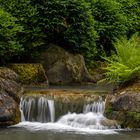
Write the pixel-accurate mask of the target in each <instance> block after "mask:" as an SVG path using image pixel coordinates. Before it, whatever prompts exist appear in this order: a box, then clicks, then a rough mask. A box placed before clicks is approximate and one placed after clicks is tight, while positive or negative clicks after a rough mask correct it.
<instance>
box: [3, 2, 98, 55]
mask: <svg viewBox="0 0 140 140" xmlns="http://www.w3.org/2000/svg"><path fill="white" fill-rule="evenodd" d="M2 3H3V6H4V7H5V9H7V10H8V11H9V12H10V13H11V14H12V15H13V16H15V17H17V18H18V20H19V22H20V23H21V25H23V26H24V33H23V34H22V37H21V38H20V40H21V41H22V42H23V44H24V46H25V53H26V54H27V55H28V54H30V53H31V52H33V50H34V47H39V50H41V49H42V47H43V46H45V45H46V44H48V43H56V44H58V45H60V46H62V47H64V48H66V49H67V50H70V51H72V52H79V53H82V54H84V55H85V56H86V57H91V56H93V55H94V53H95V50H96V49H95V46H96V44H95V41H96V38H97V34H96V31H95V30H94V19H93V17H92V14H91V10H90V7H89V6H90V5H89V3H87V2H85V1H84V0H80V1H79V0H69V1H66V0H40V1H36V0H32V1H31V0H5V1H3V2H2ZM87 54H88V55H87Z"/></svg>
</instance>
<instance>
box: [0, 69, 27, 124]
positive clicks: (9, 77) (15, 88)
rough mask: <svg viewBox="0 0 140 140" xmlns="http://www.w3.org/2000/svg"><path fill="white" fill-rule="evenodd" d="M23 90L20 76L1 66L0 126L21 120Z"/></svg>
mask: <svg viewBox="0 0 140 140" xmlns="http://www.w3.org/2000/svg"><path fill="white" fill-rule="evenodd" d="M23 91H24V90H23V88H22V87H21V86H20V84H19V76H18V75H17V74H16V73H15V72H14V71H12V70H10V69H8V68H3V67H0V126H7V125H13V124H15V123H18V122H19V121H20V111H19V101H20V96H21V94H22V93H23Z"/></svg>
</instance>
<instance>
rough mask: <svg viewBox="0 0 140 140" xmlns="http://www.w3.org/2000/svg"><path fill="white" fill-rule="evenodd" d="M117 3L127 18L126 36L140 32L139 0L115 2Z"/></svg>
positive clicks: (119, 0) (118, 0)
mask: <svg viewBox="0 0 140 140" xmlns="http://www.w3.org/2000/svg"><path fill="white" fill-rule="evenodd" d="M116 1H117V2H119V3H120V4H121V5H120V8H121V10H122V11H123V12H124V14H125V15H126V17H127V27H128V28H129V30H128V32H127V35H128V36H131V35H132V34H133V33H135V32H138V31H140V16H139V15H140V1H139V0H116Z"/></svg>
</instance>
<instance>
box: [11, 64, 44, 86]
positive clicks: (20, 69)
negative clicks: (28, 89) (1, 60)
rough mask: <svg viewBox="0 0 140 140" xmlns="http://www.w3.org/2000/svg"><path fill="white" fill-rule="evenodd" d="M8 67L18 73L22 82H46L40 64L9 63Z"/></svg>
mask: <svg viewBox="0 0 140 140" xmlns="http://www.w3.org/2000/svg"><path fill="white" fill-rule="evenodd" d="M9 67H10V68H11V69H12V70H14V71H15V72H16V73H17V74H18V75H19V80H20V82H21V83H22V84H40V83H43V82H46V83H47V77H46V75H45V70H44V68H43V66H42V65H41V64H11V65H9Z"/></svg>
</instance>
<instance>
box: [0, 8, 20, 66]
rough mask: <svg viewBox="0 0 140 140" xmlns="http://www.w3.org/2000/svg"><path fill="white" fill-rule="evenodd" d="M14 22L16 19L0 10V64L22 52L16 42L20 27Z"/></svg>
mask: <svg viewBox="0 0 140 140" xmlns="http://www.w3.org/2000/svg"><path fill="white" fill-rule="evenodd" d="M16 21H17V19H16V18H14V17H12V16H11V14H9V13H7V12H5V11H4V10H3V9H1V8H0V63H4V62H5V61H6V60H9V59H10V58H11V57H12V56H13V55H16V54H18V53H19V52H20V51H22V46H21V45H20V44H19V42H18V41H17V34H18V33H19V32H21V31H22V27H21V26H20V25H19V24H18V23H16Z"/></svg>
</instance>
